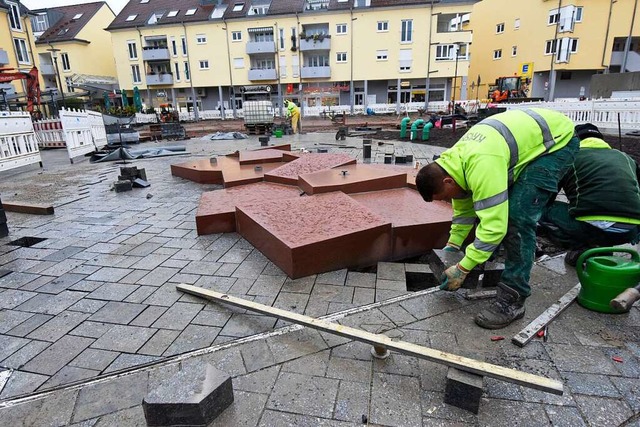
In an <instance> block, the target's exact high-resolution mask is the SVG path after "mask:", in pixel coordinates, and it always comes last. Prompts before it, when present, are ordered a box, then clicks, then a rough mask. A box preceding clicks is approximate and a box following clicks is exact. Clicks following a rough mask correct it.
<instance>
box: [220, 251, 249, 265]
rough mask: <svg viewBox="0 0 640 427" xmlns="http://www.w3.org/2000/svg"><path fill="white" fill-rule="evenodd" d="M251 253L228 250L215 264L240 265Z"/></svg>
mask: <svg viewBox="0 0 640 427" xmlns="http://www.w3.org/2000/svg"><path fill="white" fill-rule="evenodd" d="M250 253H251V249H235V248H234V249H230V250H229V251H227V252H226V253H225V254H224V255H223V256H221V257H220V258H219V259H218V260H217V262H222V263H232V264H240V263H241V262H242V261H244V260H245V258H246V257H248V256H249V254H250Z"/></svg>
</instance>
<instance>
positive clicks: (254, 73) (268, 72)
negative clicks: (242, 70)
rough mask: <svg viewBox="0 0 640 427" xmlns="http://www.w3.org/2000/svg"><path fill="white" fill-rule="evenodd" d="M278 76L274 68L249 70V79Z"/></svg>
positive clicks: (271, 78)
mask: <svg viewBox="0 0 640 427" xmlns="http://www.w3.org/2000/svg"><path fill="white" fill-rule="evenodd" d="M277 78H278V76H277V73H276V70H275V68H272V69H265V70H257V69H256V70H249V80H251V81H258V80H276V79H277Z"/></svg>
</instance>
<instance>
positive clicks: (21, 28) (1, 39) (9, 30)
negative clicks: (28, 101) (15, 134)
mask: <svg viewBox="0 0 640 427" xmlns="http://www.w3.org/2000/svg"><path fill="white" fill-rule="evenodd" d="M34 52H35V48H34V36H33V32H32V30H31V23H30V21H29V10H28V9H27V8H26V7H24V5H22V4H21V3H20V1H19V0H15V1H14V0H0V68H13V69H15V70H20V71H23V72H28V71H29V70H31V68H33V66H34V65H36V63H35V58H34ZM25 92H26V83H25V80H14V81H13V82H10V83H0V104H2V108H5V106H6V105H7V104H6V103H8V104H9V105H11V106H12V107H11V108H14V106H15V105H16V104H17V103H20V102H24V101H25ZM5 101H6V103H5Z"/></svg>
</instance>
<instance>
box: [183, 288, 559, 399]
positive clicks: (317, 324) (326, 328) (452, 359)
mask: <svg viewBox="0 0 640 427" xmlns="http://www.w3.org/2000/svg"><path fill="white" fill-rule="evenodd" d="M176 288H177V289H178V290H180V291H182V292H186V293H188V294H192V295H197V296H199V297H203V298H207V299H211V300H215V301H218V302H222V303H225V304H229V305H233V306H236V307H240V308H244V309H247V310H251V311H255V312H258V313H262V314H266V315H268V316H274V317H277V318H280V319H284V320H287V321H289V322H292V323H297V324H299V325H303V326H307V327H310V328H313V329H317V330H320V331H323V332H328V333H330V334H335V335H339V336H341V337H345V338H349V339H352V340H356V341H360V342H364V343H367V344H371V345H374V346H376V347H386V348H387V349H389V350H394V351H397V352H399V353H403V354H407V355H409V356H414V357H418V358H421V359H425V360H429V361H431V362H436V363H441V364H443V365H447V366H452V367H454V368H458V369H460V370H462V371H466V372H471V373H474V374H478V375H483V376H487V377H491V378H496V379H499V380H503V381H507V382H511V383H515V384H519V385H522V386H524V387H529V388H534V389H537V390H541V391H544V392H547V393H553V394H558V395H562V393H563V385H562V383H561V382H558V381H555V380H552V379H549V378H545V377H541V376H538V375H533V374H529V373H526V372H521V371H517V370H515V369H510V368H505V367H502V366H498V365H492V364H490V363H486V362H481V361H479V360H475V359H470V358H467V357H462V356H458V355H456V354H451V353H445V352H443V351H440V350H434V349H432V348H428V347H422V346H419V345H416V344H411V343H408V342H404V341H393V340H392V339H391V338H389V337H387V336H385V335H380V334H372V333H370V332H366V331H362V330H360V329H355V328H351V327H349V326H344V325H340V324H337V323H331V322H327V321H325V320H321V319H316V318H313V317H309V316H305V315H302V314H297V313H292V312H290V311H286V310H281V309H279V308H275V307H270V306H268V305H263V304H258V303H256V302H253V301H247V300H243V299H241V298H236V297H233V296H231V295H227V294H223V293H220V292H215V291H211V290H209V289H203V288H199V287H197V286H192V285H185V284H179V285H177V286H176Z"/></svg>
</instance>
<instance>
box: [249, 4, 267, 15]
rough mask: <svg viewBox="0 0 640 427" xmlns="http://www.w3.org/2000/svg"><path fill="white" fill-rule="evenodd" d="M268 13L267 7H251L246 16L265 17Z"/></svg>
mask: <svg viewBox="0 0 640 427" xmlns="http://www.w3.org/2000/svg"><path fill="white" fill-rule="evenodd" d="M268 11H269V6H267V5H262V6H252V7H251V9H249V13H247V15H266V14H267V12H268Z"/></svg>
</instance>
